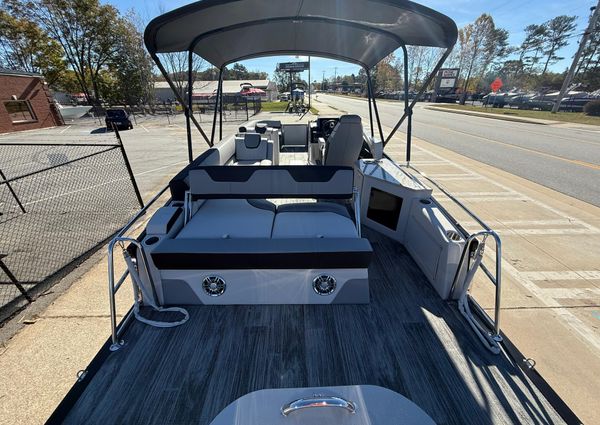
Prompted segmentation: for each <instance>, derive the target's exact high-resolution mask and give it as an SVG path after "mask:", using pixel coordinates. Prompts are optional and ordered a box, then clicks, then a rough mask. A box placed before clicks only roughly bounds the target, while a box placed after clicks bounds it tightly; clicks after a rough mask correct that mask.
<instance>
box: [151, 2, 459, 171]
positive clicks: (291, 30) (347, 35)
mask: <svg viewBox="0 0 600 425" xmlns="http://www.w3.org/2000/svg"><path fill="white" fill-rule="evenodd" d="M457 35H458V30H457V28H456V24H455V23H454V21H453V20H452V19H450V18H449V17H447V16H445V15H442V14H441V13H439V12H436V11H435V10H432V9H429V8H428V7H425V6H421V5H419V4H416V3H413V2H411V1H408V0H201V1H197V2H195V3H191V4H189V5H187V6H184V7H181V8H179V9H175V10H173V11H171V12H168V13H165V14H164V15H161V16H159V17H157V18H155V19H153V20H152V21H151V22H150V23H149V24H148V26H147V27H146V32H145V34H144V40H145V43H146V47H147V49H148V51H149V52H150V55H151V56H152V58H153V59H154V61H155V62H156V65H157V66H158V68H159V69H160V71H161V72H162V74H163V75H164V76H165V79H166V81H167V82H168V83H169V84H170V86H171V88H172V89H173V92H174V94H175V96H176V97H177V99H178V100H179V101H180V102H181V103H182V105H184V107H185V113H186V124H187V134H188V157H189V160H190V162H191V161H192V158H193V153H192V136H191V131H190V130H191V122H193V123H194V125H195V126H196V127H197V128H198V130H199V131H200V133H201V135H202V137H203V138H204V140H206V142H207V143H208V144H209V145H210V146H212V145H213V143H214V139H215V128H216V119H217V112H219V117H220V118H219V138H220V139H221V138H222V136H223V135H222V129H223V125H222V119H223V99H222V97H223V90H222V82H223V69H224V68H225V67H226V66H227V65H229V64H231V63H233V62H237V61H241V60H244V59H250V58H255V57H262V56H277V55H286V54H293V55H309V56H319V57H325V58H331V59H338V60H342V61H345V62H351V63H354V64H357V65H359V66H361V67H362V68H364V69H365V71H366V75H367V86H368V87H367V88H368V100H369V121H370V124H371V137H374V125H373V112H374V115H375V118H376V122H377V127H378V132H379V137H380V139H381V140H382V141H383V144H384V146H385V145H386V144H387V143H388V142H389V141H390V140H391V138H392V136H393V135H394V134H395V133H396V131H397V130H398V128H399V127H400V125H401V124H402V123H403V122H404V121H405V120H406V121H407V123H408V124H407V131H406V140H407V147H406V161H407V163H408V162H409V161H410V150H411V128H412V119H411V117H412V109H413V107H414V105H415V103H416V102H417V100H418V99H419V97H420V96H421V95H422V94H423V92H424V91H425V90H426V88H427V86H428V85H429V84H430V82H431V81H432V78H433V76H434V75H435V74H436V73H437V72H438V70H439V69H440V67H441V65H442V64H443V62H444V61H445V60H446V58H447V57H448V55H449V54H450V52H451V50H452V47H454V44H455V43H456V39H457ZM406 46H427V47H438V48H443V49H445V52H444V53H443V54H442V57H441V58H440V60H439V61H438V63H437V65H436V66H435V67H434V69H433V72H432V73H431V74H430V75H429V77H428V78H427V79H426V81H424V82H423V84H422V85H421V89H420V91H419V93H417V95H416V96H415V97H414V98H413V100H412V102H409V99H408V95H406V96H404V114H403V115H402V117H401V118H400V120H399V121H398V122H397V123H396V125H395V126H394V128H393V129H392V131H391V132H390V133H389V134H388V136H387V138H385V137H384V135H383V130H382V126H381V120H380V119H379V112H378V110H377V103H376V102H375V96H374V93H373V86H372V82H371V75H370V70H371V69H372V68H373V67H374V66H375V65H377V64H378V63H379V62H380V61H381V60H382V59H384V58H385V57H386V56H388V55H389V54H390V53H392V52H394V51H395V50H397V49H402V52H403V62H404V78H403V79H404V92H405V93H408V89H409V87H408V80H409V78H408V77H409V76H408V50H407V48H406ZM173 52H187V53H188V65H189V66H188V87H192V81H193V75H192V59H193V55H194V54H196V55H198V56H200V57H201V58H203V59H205V60H206V61H208V62H210V63H211V64H212V65H214V66H215V67H217V68H218V69H219V70H220V74H219V85H218V89H217V99H218V101H217V105H216V106H215V113H214V117H213V125H212V130H211V135H210V138H209V137H208V136H207V135H206V134H205V133H204V130H202V127H201V126H200V124H199V123H198V121H197V120H196V118H195V117H194V114H193V112H192V111H191V109H190V107H189V105H191V104H192V90H187V92H188V93H187V99H186V100H184V99H183V96H182V94H181V93H179V92H178V90H177V89H176V87H175V85H174V84H173V82H172V81H171V78H170V76H169V74H168V72H167V70H166V69H165V68H164V66H163V65H162V63H161V61H160V58H159V57H158V55H157V54H159V53H173Z"/></svg>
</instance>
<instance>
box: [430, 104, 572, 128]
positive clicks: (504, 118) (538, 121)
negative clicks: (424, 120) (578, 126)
mask: <svg viewBox="0 0 600 425" xmlns="http://www.w3.org/2000/svg"><path fill="white" fill-rule="evenodd" d="M425 109H430V110H432V111H442V112H449V113H451V114H461V115H471V116H474V117H481V118H491V119H495V120H501V121H512V122H521V123H528V124H537V125H555V124H563V121H550V120H542V119H536V118H523V117H510V116H506V115H500V114H489V113H485V112H477V111H464V110H460V109H452V108H440V107H435V106H425Z"/></svg>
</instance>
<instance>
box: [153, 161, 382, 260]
mask: <svg viewBox="0 0 600 425" xmlns="http://www.w3.org/2000/svg"><path fill="white" fill-rule="evenodd" d="M353 178H354V171H353V169H352V168H351V167H329V166H247V167H227V166H216V167H198V168H195V169H192V170H190V174H189V184H190V185H189V187H190V194H191V198H192V200H194V201H195V202H196V203H200V206H199V208H198V209H197V211H196V212H195V214H194V215H193V216H192V218H191V220H190V221H189V222H188V223H187V225H185V226H184V227H183V229H182V230H181V231H180V232H179V234H178V235H177V236H176V237H175V239H165V240H163V241H162V242H161V243H160V244H159V245H158V246H157V247H156V248H155V249H154V250H153V252H152V258H153V260H154V261H155V263H156V266H157V267H158V268H159V269H161V268H169V269H171V268H175V269H177V268H190V269H193V268H201V267H204V266H206V267H209V266H210V264H212V263H211V261H213V260H215V257H214V255H213V254H217V253H219V254H220V255H221V256H223V255H224V254H231V255H230V256H225V257H228V259H223V261H224V262H228V265H227V264H223V265H222V266H223V267H226V268H227V267H228V268H260V267H259V264H263V263H265V262H266V263H265V264H268V265H269V267H268V268H288V267H292V266H293V265H296V267H297V268H310V267H317V266H318V267H347V268H364V267H367V266H368V261H369V259H370V256H371V252H372V251H371V246H370V244H369V241H368V240H366V239H362V238H360V237H359V235H358V231H357V229H356V225H355V223H354V222H353V220H352V218H351V216H350V214H349V213H348V210H347V209H346V208H345V207H344V206H342V205H338V204H334V203H331V202H317V203H310V204H287V205H282V206H280V207H279V208H276V207H275V205H274V204H273V203H271V202H268V201H265V200H264V198H317V199H335V198H338V199H349V198H351V197H352V195H353ZM352 253H354V254H352ZM264 254H269V255H270V254H273V256H272V258H280V260H281V258H283V257H285V258H287V260H286V261H283V260H281V261H283V262H281V263H280V264H277V262H274V261H273V260H272V258H271V259H269V260H265V259H264V258H262V257H261V255H264ZM275 254H278V255H275ZM291 254H297V255H292V256H291V257H290V255H291ZM282 256H283V257H282ZM209 259H211V260H209ZM288 260H289V261H288ZM172 261H174V263H173V262H172ZM236 264H237V265H236ZM265 264H263V265H265ZM202 265H203V266H202ZM284 265H285V266H284ZM212 267H217V265H216V264H213V265H212ZM292 268H293V267H292Z"/></svg>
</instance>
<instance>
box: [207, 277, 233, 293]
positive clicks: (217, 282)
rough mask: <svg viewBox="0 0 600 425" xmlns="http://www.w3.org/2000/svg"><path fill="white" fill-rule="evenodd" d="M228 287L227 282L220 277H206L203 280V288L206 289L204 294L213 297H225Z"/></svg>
mask: <svg viewBox="0 0 600 425" xmlns="http://www.w3.org/2000/svg"><path fill="white" fill-rule="evenodd" d="M226 287H227V284H226V283H225V280H223V278H221V277H219V276H206V277H205V278H204V279H203V280H202V288H203V289H204V292H206V293H207V294H208V295H210V296H211V297H218V296H219V295H223V292H225V288H226Z"/></svg>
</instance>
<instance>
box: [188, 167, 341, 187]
mask: <svg viewBox="0 0 600 425" xmlns="http://www.w3.org/2000/svg"><path fill="white" fill-rule="evenodd" d="M193 170H204V171H206V173H207V174H208V175H209V176H210V178H211V179H213V180H214V181H216V182H247V181H248V180H249V179H250V177H252V175H253V174H254V173H255V172H256V171H259V170H260V171H266V170H274V171H278V170H284V171H287V172H288V173H289V174H290V176H292V178H293V179H294V180H296V181H297V182H318V183H323V182H328V181H330V180H331V179H332V178H333V176H334V175H335V173H337V172H338V171H342V170H346V171H353V170H352V167H342V166H323V165H269V166H267V165H248V166H244V167H229V166H223V165H214V166H200V167H194V168H193Z"/></svg>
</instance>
